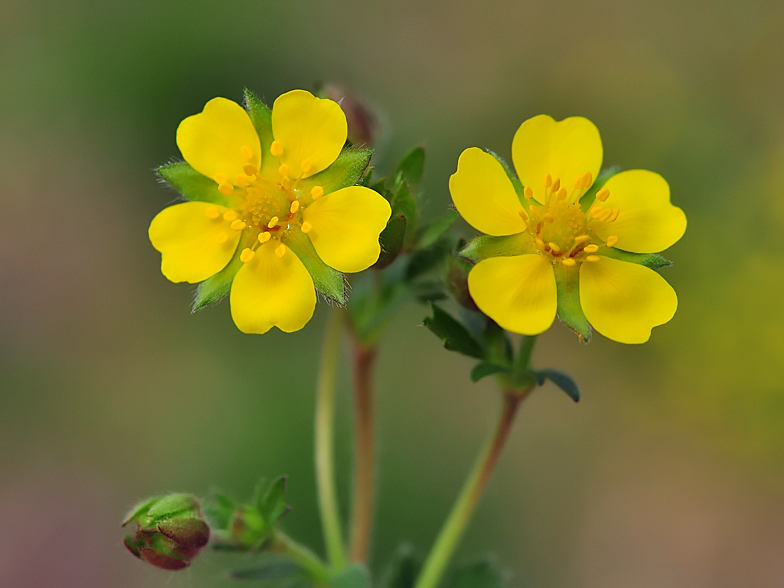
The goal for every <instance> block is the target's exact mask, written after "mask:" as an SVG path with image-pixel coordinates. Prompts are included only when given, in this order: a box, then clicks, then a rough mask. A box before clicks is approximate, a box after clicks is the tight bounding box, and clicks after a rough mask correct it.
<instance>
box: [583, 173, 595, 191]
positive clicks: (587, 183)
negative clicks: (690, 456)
mask: <svg viewBox="0 0 784 588" xmlns="http://www.w3.org/2000/svg"><path fill="white" fill-rule="evenodd" d="M591 184H593V176H592V175H591V172H585V173H584V174H583V183H582V187H583V188H590V187H591Z"/></svg>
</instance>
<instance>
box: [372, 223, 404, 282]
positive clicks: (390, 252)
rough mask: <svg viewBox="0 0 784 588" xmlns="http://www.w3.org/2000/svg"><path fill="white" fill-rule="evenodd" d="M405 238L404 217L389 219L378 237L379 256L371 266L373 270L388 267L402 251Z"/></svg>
mask: <svg viewBox="0 0 784 588" xmlns="http://www.w3.org/2000/svg"><path fill="white" fill-rule="evenodd" d="M405 236H406V217H404V216H402V215H401V216H393V217H392V218H390V219H389V222H388V223H387V226H386V228H385V229H384V230H383V231H382V232H381V235H379V238H378V242H379V244H380V245H381V255H379V256H378V261H376V263H375V264H374V265H373V267H374V268H375V269H384V268H385V267H387V266H388V265H390V264H391V263H392V262H393V261H395V259H397V256H398V255H399V254H400V251H401V250H402V249H403V241H404V239H405Z"/></svg>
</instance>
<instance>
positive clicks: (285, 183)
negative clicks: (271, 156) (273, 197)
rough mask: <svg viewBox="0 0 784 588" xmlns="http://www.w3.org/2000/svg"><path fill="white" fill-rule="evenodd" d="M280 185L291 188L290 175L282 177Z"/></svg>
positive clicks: (286, 188)
mask: <svg viewBox="0 0 784 588" xmlns="http://www.w3.org/2000/svg"><path fill="white" fill-rule="evenodd" d="M280 186H281V187H282V188H283V189H284V190H291V180H290V179H289V177H288V176H283V177H282V178H280Z"/></svg>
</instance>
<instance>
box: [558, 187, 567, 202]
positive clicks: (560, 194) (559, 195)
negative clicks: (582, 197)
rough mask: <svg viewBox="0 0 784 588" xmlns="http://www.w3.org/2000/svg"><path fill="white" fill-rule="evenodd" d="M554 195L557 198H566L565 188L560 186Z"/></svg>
mask: <svg viewBox="0 0 784 588" xmlns="http://www.w3.org/2000/svg"><path fill="white" fill-rule="evenodd" d="M555 196H556V198H558V200H566V188H563V187H562V188H561V189H560V190H558V193H557V194H556V195H555Z"/></svg>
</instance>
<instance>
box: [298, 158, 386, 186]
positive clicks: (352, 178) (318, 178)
mask: <svg viewBox="0 0 784 588" xmlns="http://www.w3.org/2000/svg"><path fill="white" fill-rule="evenodd" d="M372 155H373V151H372V150H371V149H344V150H343V151H341V152H340V155H338V158H337V159H336V160H335V161H334V162H332V165H330V166H329V167H328V168H327V169H325V170H322V171H320V172H319V173H317V174H316V175H314V176H310V177H309V178H305V179H303V180H300V182H299V189H300V190H301V191H302V192H304V193H310V190H311V189H312V188H313V187H314V186H321V187H322V188H324V193H325V194H329V193H330V192H336V191H338V190H340V189H341V188H348V187H349V186H356V185H357V184H358V183H359V182H360V181H361V180H362V176H363V175H364V174H365V172H366V171H367V169H368V167H369V166H370V158H371V156H372Z"/></svg>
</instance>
